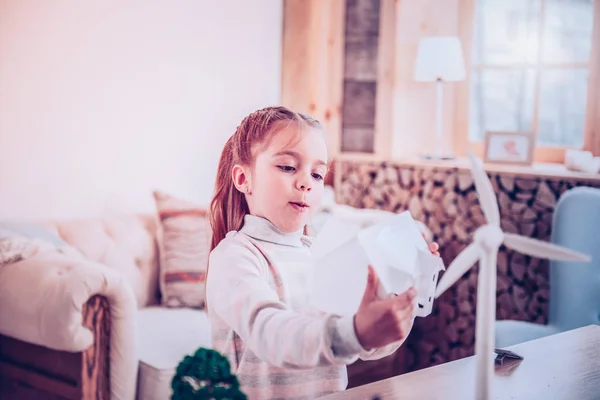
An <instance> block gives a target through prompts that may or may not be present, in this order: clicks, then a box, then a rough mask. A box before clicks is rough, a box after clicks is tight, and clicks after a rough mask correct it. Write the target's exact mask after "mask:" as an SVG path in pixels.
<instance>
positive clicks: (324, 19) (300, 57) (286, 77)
mask: <svg viewBox="0 0 600 400" xmlns="http://www.w3.org/2000/svg"><path fill="white" fill-rule="evenodd" d="M345 4H346V2H345V0H327V1H322V0H285V1H284V6H283V10H284V11H283V49H282V74H281V75H282V77H281V79H282V80H281V103H282V104H283V105H285V106H288V107H290V108H292V109H294V110H296V111H299V112H304V113H308V114H310V115H311V116H313V117H314V118H316V119H318V120H319V121H321V123H322V124H323V126H324V129H325V132H326V135H327V144H328V148H329V156H330V157H331V158H333V157H334V156H335V155H337V154H338V152H339V149H340V142H341V128H342V94H343V79H344V26H345Z"/></svg>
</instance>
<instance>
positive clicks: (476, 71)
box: [459, 0, 600, 161]
mask: <svg viewBox="0 0 600 400" xmlns="http://www.w3.org/2000/svg"><path fill="white" fill-rule="evenodd" d="M598 2H599V1H596V3H598ZM463 4H466V5H467V6H469V5H470V8H471V9H470V10H468V13H467V15H470V16H471V19H472V24H471V27H470V31H469V32H467V34H466V35H463V39H465V41H466V42H467V43H465V44H466V48H467V51H468V52H469V53H470V54H469V56H467V61H468V62H469V61H470V79H469V82H468V86H469V88H468V93H466V96H468V109H464V110H465V111H466V110H468V111H467V113H468V118H466V119H464V120H465V122H466V124H467V125H468V127H466V129H464V128H465V127H463V130H464V131H466V132H464V134H462V135H461V136H462V138H463V139H462V140H465V139H468V141H469V142H481V141H482V139H483V137H484V135H485V132H486V131H508V132H529V133H531V134H533V135H534V137H535V139H536V143H537V150H536V159H537V161H562V157H563V156H564V149H566V148H583V147H584V143H585V141H586V140H589V138H586V135H590V134H592V133H591V126H590V125H591V124H592V123H593V122H592V121H593V120H594V118H591V117H590V116H589V115H588V114H589V113H596V111H595V107H590V104H588V103H589V102H593V98H594V97H593V96H594V94H595V93H594V88H593V87H592V85H590V84H589V83H590V82H594V79H596V77H595V76H593V74H594V73H597V72H596V70H597V69H598V66H595V65H594V64H595V63H597V61H595V60H596V59H595V57H596V56H597V55H596V54H594V51H596V52H597V51H598V49H599V48H600V40H598V39H597V38H594V35H596V37H597V36H598V34H597V32H596V33H594V23H596V24H598V21H594V19H595V18H596V19H598V17H597V15H598V10H597V9H596V10H594V0H470V1H469V2H463ZM598 7H600V4H596V8H598ZM594 16H596V17H594ZM592 49H596V50H594V51H592ZM596 86H597V85H596ZM599 95H600V93H599ZM463 98H465V97H463ZM465 100H466V99H465ZM463 112H464V111H463ZM597 129H600V127H597ZM465 136H466V137H465ZM459 140H460V138H459ZM557 150H558V151H559V152H558V153H557ZM598 150H600V149H597V150H596V151H598ZM561 152H562V153H561ZM550 154H552V155H553V156H549V155H550ZM557 154H560V157H558V158H560V160H558V159H557ZM598 155H600V154H598Z"/></svg>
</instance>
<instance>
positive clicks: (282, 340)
mask: <svg viewBox="0 0 600 400" xmlns="http://www.w3.org/2000/svg"><path fill="white" fill-rule="evenodd" d="M261 263H262V261H261V259H260V258H259V256H258V255H257V254H254V253H253V252H252V251H251V250H250V249H249V248H247V247H245V246H244V245H243V244H240V243H237V242H229V243H223V242H222V243H221V244H220V245H219V246H218V247H217V248H215V250H214V251H213V252H212V253H211V255H210V258H209V269H208V277H207V286H206V297H207V298H206V300H207V305H208V307H209V309H210V313H214V314H216V315H217V316H218V317H219V318H221V319H222V320H223V321H224V322H225V323H226V324H227V325H229V326H230V327H231V329H233V330H234V331H235V332H236V333H237V334H238V335H239V336H240V337H241V338H242V339H243V340H244V342H245V344H246V346H247V347H248V348H250V349H251V350H252V351H253V352H254V353H255V354H256V355H257V356H258V357H259V358H260V359H262V360H263V361H265V362H267V363H269V364H271V365H273V366H277V367H284V368H313V367H316V366H324V365H334V364H338V365H343V364H351V363H353V362H354V361H356V360H357V359H358V356H359V353H360V352H361V351H364V349H363V348H362V346H361V345H360V343H359V342H358V339H357V338H356V334H355V333H354V321H353V318H341V317H338V316H335V315H331V314H324V315H321V316H308V315H303V314H300V313H298V312H296V311H293V310H291V309H290V308H289V307H287V306H286V304H285V303H283V302H282V301H280V300H279V298H278V296H277V293H276V292H275V291H274V290H273V289H272V288H271V286H270V285H269V283H268V281H267V278H266V276H265V274H264V273H261V271H264V266H262V265H261Z"/></svg>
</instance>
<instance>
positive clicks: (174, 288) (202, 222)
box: [153, 191, 211, 308]
mask: <svg viewBox="0 0 600 400" xmlns="http://www.w3.org/2000/svg"><path fill="white" fill-rule="evenodd" d="M153 195H154V200H155V202H156V208H157V212H158V235H157V236H158V245H159V252H160V275H159V277H160V278H159V281H160V291H161V298H162V304H163V305H164V306H167V307H191V308H203V307H204V283H205V279H206V268H207V264H208V253H209V248H210V239H211V230H210V224H209V221H208V217H207V213H206V209H204V208H201V207H200V206H198V205H197V204H193V203H190V202H187V201H185V200H181V199H177V198H175V197H173V196H171V195H169V194H166V193H163V192H159V191H155V192H153Z"/></svg>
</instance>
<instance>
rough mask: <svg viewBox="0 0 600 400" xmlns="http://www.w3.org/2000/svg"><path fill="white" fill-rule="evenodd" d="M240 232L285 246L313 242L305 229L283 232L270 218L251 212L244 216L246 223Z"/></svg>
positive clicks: (298, 245)
mask: <svg viewBox="0 0 600 400" xmlns="http://www.w3.org/2000/svg"><path fill="white" fill-rule="evenodd" d="M240 232H242V233H245V234H246V235H248V236H250V237H251V238H254V239H257V240H262V241H265V242H270V243H276V244H281V245H284V246H292V247H302V246H310V245H311V244H312V240H311V238H310V237H308V236H305V235H304V234H303V229H301V230H299V231H296V232H289V233H288V232H283V231H282V230H281V229H279V228H277V227H276V226H275V225H274V224H273V223H272V222H271V221H269V220H268V219H266V218H263V217H258V216H256V215H251V214H246V215H245V216H244V225H243V226H242V229H240Z"/></svg>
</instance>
